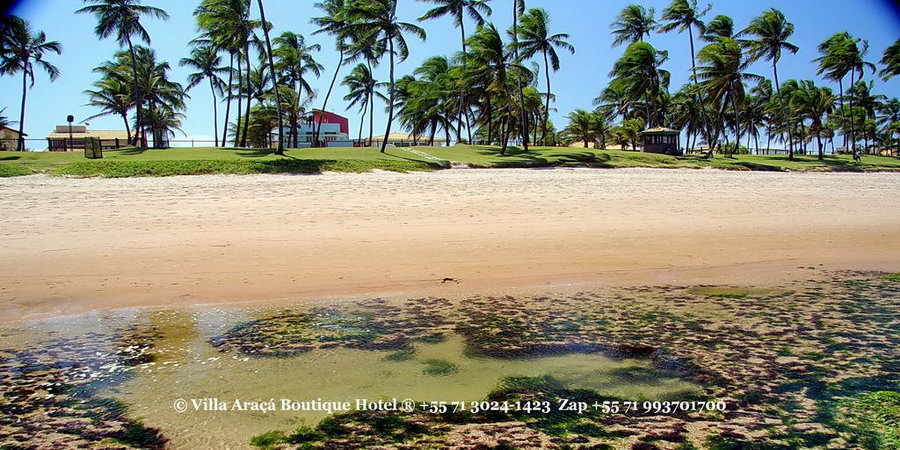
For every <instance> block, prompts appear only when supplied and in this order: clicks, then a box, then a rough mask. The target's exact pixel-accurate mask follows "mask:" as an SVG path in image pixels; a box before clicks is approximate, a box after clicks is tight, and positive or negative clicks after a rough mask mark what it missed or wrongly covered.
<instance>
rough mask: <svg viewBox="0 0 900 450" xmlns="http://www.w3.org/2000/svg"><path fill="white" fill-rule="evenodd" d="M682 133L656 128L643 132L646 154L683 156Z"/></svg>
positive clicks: (642, 137)
mask: <svg viewBox="0 0 900 450" xmlns="http://www.w3.org/2000/svg"><path fill="white" fill-rule="evenodd" d="M680 139H681V132H680V131H678V130H673V129H671V128H665V127H656V128H650V129H649V130H644V131H642V132H641V143H643V145H644V153H662V154H664V155H677V156H681V154H682V153H681V145H680Z"/></svg>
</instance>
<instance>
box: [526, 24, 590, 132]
mask: <svg viewBox="0 0 900 450" xmlns="http://www.w3.org/2000/svg"><path fill="white" fill-rule="evenodd" d="M518 34H519V39H518V43H517V44H514V45H516V46H517V47H518V48H519V49H521V50H522V58H525V59H529V58H533V57H534V56H535V55H537V54H541V55H542V56H543V58H544V74H545V75H546V77H547V97H546V102H547V103H546V106H545V108H544V118H543V121H542V122H543V126H542V128H541V138H540V142H541V143H542V144H543V143H544V138H545V137H546V136H547V123H548V122H550V98H551V96H552V95H553V93H552V91H551V89H550V70H551V69H553V71H554V72H556V71H558V70H559V54H557V53H556V49H558V48H559V49H563V50H567V51H569V52H570V53H572V54H575V47H574V46H572V44H570V43H568V42H567V41H566V39H568V38H569V35H568V34H565V33H558V34H551V33H550V14H549V13H547V10H545V9H543V8H534V9H530V10H529V11H528V12H527V13H525V15H524V16H522V26H521V27H520V28H519V33H518Z"/></svg>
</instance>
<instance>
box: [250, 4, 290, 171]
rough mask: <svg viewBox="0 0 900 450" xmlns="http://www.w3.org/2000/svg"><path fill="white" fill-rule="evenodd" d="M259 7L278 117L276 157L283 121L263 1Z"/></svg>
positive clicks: (280, 150) (281, 142) (281, 148)
mask: <svg viewBox="0 0 900 450" xmlns="http://www.w3.org/2000/svg"><path fill="white" fill-rule="evenodd" d="M256 4H257V5H259V18H260V20H261V21H262V23H263V27H262V29H263V36H265V38H266V56H267V57H268V60H269V77H270V78H271V79H272V91H274V92H275V112H276V114H277V115H278V149H277V150H275V154H276V155H283V154H284V131H283V130H282V127H283V124H284V121H283V119H282V116H281V114H282V113H281V95H280V94H279V93H278V77H277V76H276V75H275V58H274V57H273V56H272V41H271V40H270V39H269V27H268V26H266V11H265V9H264V8H263V0H257V1H256Z"/></svg>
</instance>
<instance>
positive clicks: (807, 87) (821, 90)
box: [791, 80, 836, 160]
mask: <svg viewBox="0 0 900 450" xmlns="http://www.w3.org/2000/svg"><path fill="white" fill-rule="evenodd" d="M835 101H836V98H835V97H834V94H832V92H831V89H828V88H827V87H817V86H816V85H815V83H814V82H813V81H811V80H804V81H801V82H800V84H799V87H798V89H796V90H795V91H794V92H793V96H792V98H791V104H792V105H793V106H794V107H795V108H796V110H797V112H798V113H799V114H800V116H801V117H802V118H807V119H809V120H810V121H811V124H810V130H809V131H810V133H815V134H816V141H817V142H818V145H819V160H823V159H825V151H824V147H823V146H822V126H823V123H824V121H825V117H826V116H827V115H828V114H831V112H832V111H834V103H835Z"/></svg>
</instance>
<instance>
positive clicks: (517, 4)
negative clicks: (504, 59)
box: [512, 0, 528, 152]
mask: <svg viewBox="0 0 900 450" xmlns="http://www.w3.org/2000/svg"><path fill="white" fill-rule="evenodd" d="M523 14H525V0H513V25H512V37H513V54H514V56H515V58H516V63H517V64H520V63H521V62H522V60H521V59H520V55H519V21H520V20H521V17H522V15H523ZM516 88H517V89H518V91H519V105H520V107H521V108H522V109H521V110H520V111H519V115H520V116H522V117H521V120H522V148H523V149H524V150H525V151H526V152H527V151H528V118H527V117H525V111H524V108H525V86H524V85H523V84H522V79H521V78H517V79H516Z"/></svg>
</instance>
